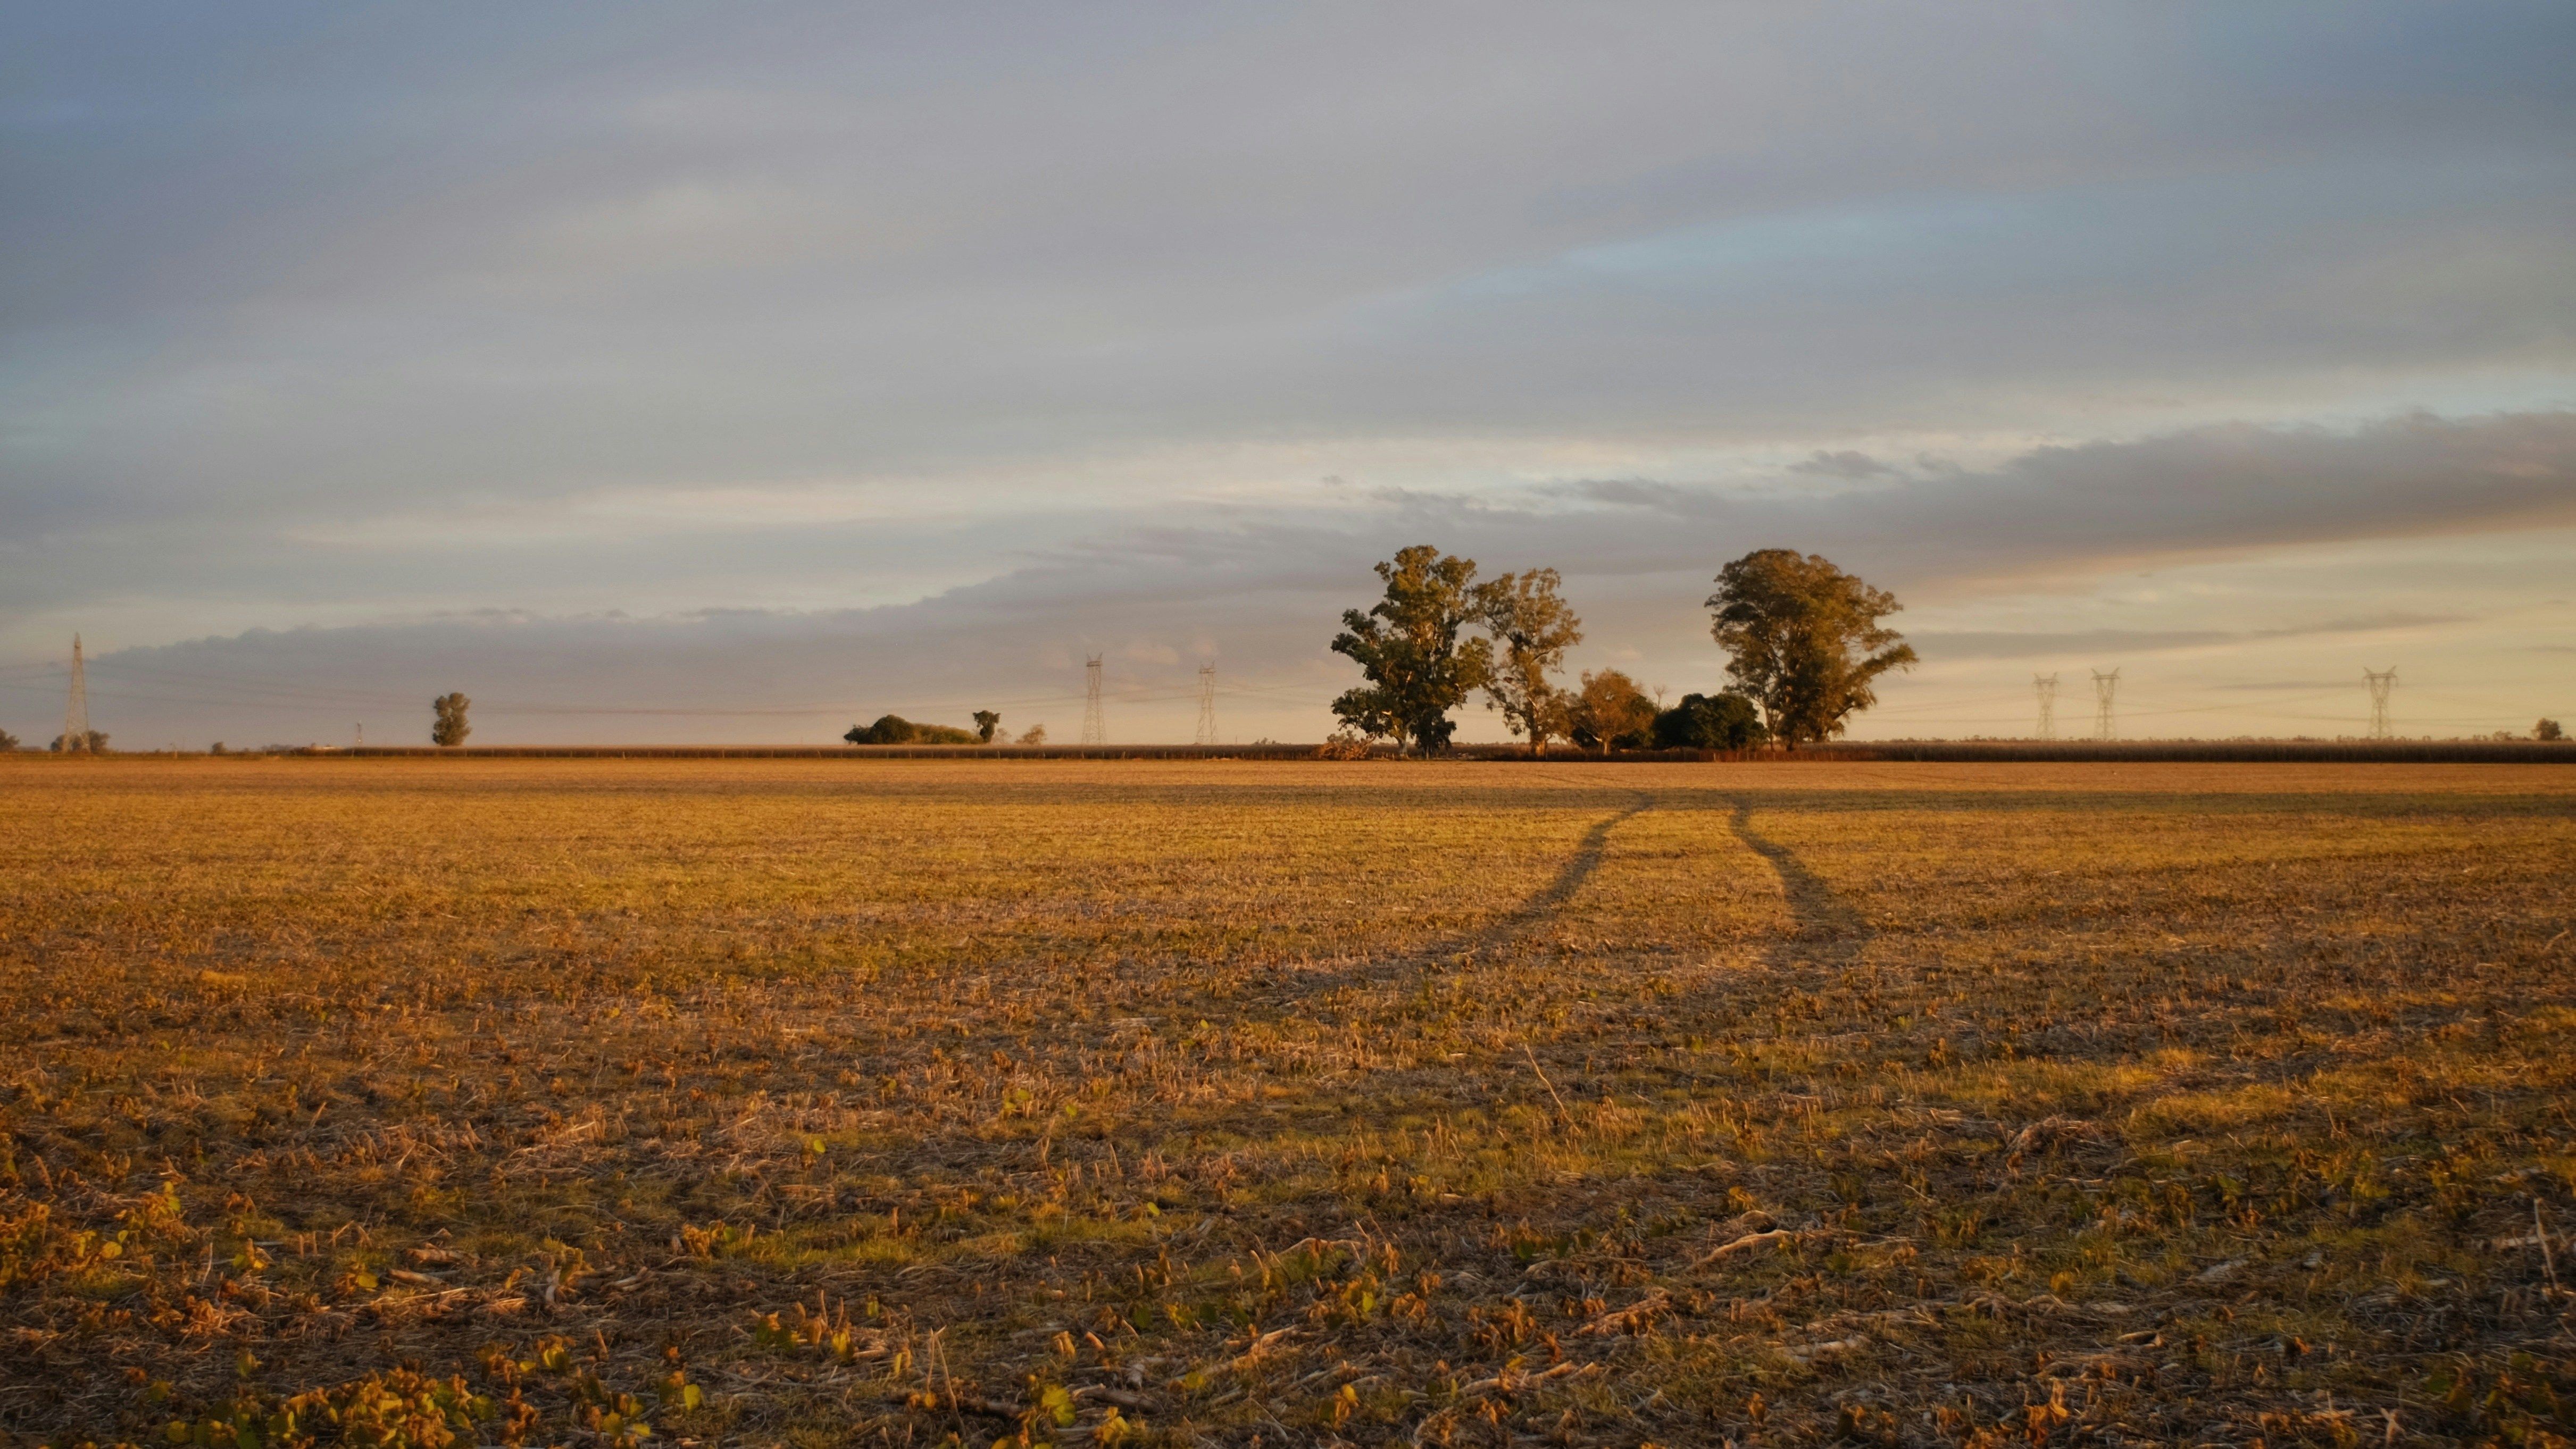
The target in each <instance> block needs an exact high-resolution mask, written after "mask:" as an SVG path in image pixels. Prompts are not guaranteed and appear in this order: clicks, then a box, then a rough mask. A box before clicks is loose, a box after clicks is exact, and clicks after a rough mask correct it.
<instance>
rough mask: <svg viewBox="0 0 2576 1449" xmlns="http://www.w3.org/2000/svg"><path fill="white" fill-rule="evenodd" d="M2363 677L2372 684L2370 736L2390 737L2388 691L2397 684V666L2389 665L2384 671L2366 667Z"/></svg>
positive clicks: (2374, 737)
mask: <svg viewBox="0 0 2576 1449" xmlns="http://www.w3.org/2000/svg"><path fill="white" fill-rule="evenodd" d="M2361 677H2362V680H2363V681H2364V682H2365V683H2367V684H2368V685H2369V686H2370V737H2371V738H2372V739H2374V740H2384V739H2386V738H2388V692H2389V691H2390V690H2391V689H2394V688H2396V686H2397V666H2396V665H2394V664H2391V665H2389V666H2388V668H2387V670H2386V672H2384V673H2383V672H2382V671H2380V670H2376V669H2364V670H2362V671H2361Z"/></svg>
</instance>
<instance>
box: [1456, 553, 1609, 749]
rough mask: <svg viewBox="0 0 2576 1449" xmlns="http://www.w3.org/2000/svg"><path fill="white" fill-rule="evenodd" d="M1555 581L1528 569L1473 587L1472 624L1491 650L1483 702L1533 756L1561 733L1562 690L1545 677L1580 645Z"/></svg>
mask: <svg viewBox="0 0 2576 1449" xmlns="http://www.w3.org/2000/svg"><path fill="white" fill-rule="evenodd" d="M1558 582H1559V580H1558V578H1557V574H1556V570H1554V569H1530V570H1528V571H1527V572H1524V573H1517V574H1505V575H1503V576H1502V577H1501V578H1498V579H1495V580H1494V581H1493V582H1491V583H1486V584H1479V585H1477V586H1476V621H1477V622H1478V623H1480V624H1482V625H1484V626H1485V632H1486V633H1488V634H1490V635H1492V636H1493V641H1494V644H1495V645H1496V654H1495V657H1494V659H1493V663H1492V669H1491V670H1490V672H1489V673H1488V675H1487V677H1486V680H1485V700H1486V703H1487V704H1488V706H1489V707H1491V708H1494V709H1498V710H1501V711H1502V712H1503V722H1504V724H1506V725H1508V726H1509V727H1510V729H1511V732H1512V733H1513V734H1516V735H1526V736H1528V737H1529V742H1530V754H1531V755H1533V756H1536V755H1541V754H1545V753H1546V752H1547V740H1548V736H1550V735H1562V734H1564V733H1565V731H1566V727H1567V719H1566V697H1565V691H1564V690H1562V689H1559V688H1558V687H1556V685H1554V684H1552V683H1550V682H1549V681H1548V676H1549V675H1551V674H1555V673H1557V672H1558V671H1560V670H1562V669H1563V668H1564V667H1565V651H1566V650H1568V649H1570V648H1572V647H1573V646H1575V645H1577V644H1580V643H1582V642H1583V621H1582V620H1581V619H1578V618H1576V617H1575V616H1574V611H1573V610H1572V609H1570V608H1568V607H1566V603H1565V600H1564V599H1563V598H1561V597H1559V596H1558V594H1557V592H1556V589H1557V584H1558Z"/></svg>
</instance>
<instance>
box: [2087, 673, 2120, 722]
mask: <svg viewBox="0 0 2576 1449" xmlns="http://www.w3.org/2000/svg"><path fill="white" fill-rule="evenodd" d="M2119 692H2120V671H2119V670H2118V669H2116V668H2115V669H2113V670H2112V671H2111V672H2110V673H2108V674H2104V673H2103V672H2102V671H2101V670H2099V669H2096V670H2094V671H2093V738H2095V739H2097V740H2107V739H2110V738H2111V737H2112V736H2113V735H2115V734H2117V733H2118V732H2119V731H2118V726H2117V724H2116V723H2115V722H2114V721H2113V719H2112V717H2111V701H2112V698H2113V697H2114V696H2116V695H2118V694H2119Z"/></svg>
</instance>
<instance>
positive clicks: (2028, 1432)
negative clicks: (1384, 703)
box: [0, 758, 2576, 1446]
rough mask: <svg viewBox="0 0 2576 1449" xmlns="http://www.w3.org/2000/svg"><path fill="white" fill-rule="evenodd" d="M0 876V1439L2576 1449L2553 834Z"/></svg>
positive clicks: (392, 791)
mask: <svg viewBox="0 0 2576 1449" xmlns="http://www.w3.org/2000/svg"><path fill="white" fill-rule="evenodd" d="M0 862H5V870H4V871H0V1440H5V1439H6V1438H10V1437H13V1438H14V1440H15V1441H16V1442H27V1443H33V1442H40V1441H46V1442H60V1443H66V1444H68V1443H76V1442H80V1441H83V1440H89V1441H96V1442H100V1443H106V1442H110V1441H115V1440H126V1441H133V1442H150V1443H170V1442H188V1443H195V1444H207V1445H225V1444H230V1445H239V1446H254V1445H256V1446H271V1445H278V1444H294V1443H300V1442H317V1443H325V1444H328V1443H342V1442H350V1443H379V1444H393V1443H406V1444H420V1445H438V1444H444V1443H459V1444H491V1443H501V1442H526V1443H560V1442H579V1443H631V1442H636V1441H638V1440H641V1439H643V1438H645V1437H646V1436H647V1435H648V1434H649V1436H650V1437H651V1438H653V1439H656V1440H662V1441H676V1442H680V1443H693V1442H694V1443H700V1444H709V1445H712V1444H718V1443H722V1444H793V1445H805V1444H832V1443H869V1444H875V1443H895V1444H921V1445H930V1444H940V1443H946V1442H950V1441H952V1440H954V1441H958V1442H962V1443H967V1444H974V1445H978V1446H982V1445H990V1444H993V1443H995V1442H996V1441H1002V1442H1009V1443H1015V1444H1016V1443H1046V1442H1055V1443H1076V1442H1097V1443H1114V1442H1126V1443H1136V1444H1200V1443H1206V1444H1250V1443H1253V1442H1256V1441H1257V1442H1259V1443H1262V1444H1265V1445H1303V1444H1331V1443H1341V1442H1348V1443H1355V1444H1461V1445H1502V1444H1510V1443H1533V1444H1535V1443H1564V1444H1620V1445H1639V1444H1648V1443H1654V1444H1662V1445H1666V1446H1678V1445H1684V1444H1715V1443H1720V1442H1723V1441H1727V1440H1733V1441H1735V1442H1738V1443H1747V1444H1749V1443H1757V1442H1759V1443H1820V1442H1827V1441H1835V1440H1840V1441H1846V1442H1861V1443H1885V1444H1920V1443H1984V1444H2000V1443H2006V1442H2010V1443H2015V1444H2042V1443H2075V1442H2157V1443H2167V1442H2234V1443H2244V1444H2252V1443H2254V1442H2256V1441H2257V1440H2260V1441H2262V1442H2265V1443H2267V1444H2281V1443H2302V1442H2305V1443H2319V1444H2354V1443H2361V1442H2369V1443H2374V1444H2376V1443H2381V1442H2388V1441H2392V1440H2394V1441H2415V1442H2423V1441H2435V1442H2439V1441H2444V1440H2450V1441H2458V1442H2473V1443H2474V1442H2491V1441H2492V1442H2524V1443H2543V1442H2563V1440H2562V1439H2560V1438H2557V1437H2553V1436H2564V1435H2567V1434H2569V1433H2571V1428H2570V1422H2569V1421H2570V1419H2571V1418H2576V1340H2571V1338H2570V1336H2569V1333H2568V1322H2567V1319H2566V1317H2565V1315H2566V1314H2567V1313H2568V1312H2569V1310H2570V1308H2571V1306H2576V1300H2571V1298H2570V1297H2569V1296H2568V1293H2567V1288H2568V1287H2570V1286H2576V1254H2571V1247H2576V1245H2572V1244H2571V1243H2570V1240H2569V1238H2568V1237H2567V1236H2566V1235H2568V1234H2571V1233H2576V1196H2571V1189H2572V1188H2576V1118H2571V1117H2570V1115H2569V1111H2568V1103H2569V1086H2570V1082H2571V1078H2576V1062H2571V1057H2570V1052H2569V1043H2570V1040H2571V1036H2570V1031H2571V1027H2576V980H2571V970H2570V963H2571V960H2576V937H2571V935H2570V930H2571V926H2576V874H2571V872H2572V871H2576V770H2566V769H2559V768H2551V767H2546V766H2540V767H2522V766H2395V765H2375V766H2296V765H2280V766H2275V765H2183V764H2140V765H2111V764H2086V765H1929V764H1924V765H1905V764H1876V765H1873V764H1851V763H1844V764H1799V765H1780V764H1763V765H1636V766H1603V765H1582V764H1506V763H1480V764H1468V763H1461V764H1418V763H1393V762H1357V763H1344V764H1331V763H1322V762H1314V763H1275V764H1248V763H1223V762H1182V763H1141V762H1130V763H1071V762H1042V761H1028V762H1007V763H1003V762H988V763H978V762H966V763H950V762H940V761H874V762H859V761H847V762H843V761H679V762H619V761H606V760H583V761H501V760H472V761H437V760H430V761H408V760H327V759H295V760H220V759H217V760H197V761H149V760H118V759H113V758H111V759H105V760H96V761H83V760H71V761H63V760H41V761H9V762H0Z"/></svg>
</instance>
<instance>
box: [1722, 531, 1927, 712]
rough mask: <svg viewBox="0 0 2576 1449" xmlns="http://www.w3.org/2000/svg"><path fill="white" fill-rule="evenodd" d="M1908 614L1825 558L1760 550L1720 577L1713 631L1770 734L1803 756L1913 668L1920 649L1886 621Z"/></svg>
mask: <svg viewBox="0 0 2576 1449" xmlns="http://www.w3.org/2000/svg"><path fill="white" fill-rule="evenodd" d="M1902 607H1903V605H1900V604H1898V603H1897V602H1896V596H1895V595H1893V594H1890V593H1888V592H1887V591H1886V590H1884V589H1874V588H1871V587H1870V586H1869V585H1868V584H1865V583H1863V582H1861V580H1860V579H1858V578H1857V577H1855V576H1853V575H1851V574H1847V573H1844V572H1843V571H1842V570H1841V569H1838V568H1836V567H1834V565H1833V563H1832V562H1831V561H1830V560H1828V559H1826V558H1825V557H1824V556H1822V555H1821V554H1812V553H1809V554H1802V553H1799V552H1798V551H1797V550H1795V549H1788V548H1763V549H1755V550H1754V551H1753V552H1751V553H1748V554H1746V555H1745V556H1744V557H1742V558H1740V559H1737V560H1736V561H1735V562H1733V563H1731V564H1728V565H1727V566H1726V567H1725V568H1724V569H1722V570H1720V571H1719V573H1718V576H1717V592H1716V593H1714V594H1711V595H1709V598H1708V608H1709V612H1710V615H1711V622H1710V626H1709V632H1710V633H1712V634H1713V635H1715V636H1716V638H1717V642H1718V644H1719V646H1720V647H1722V648H1724V649H1725V650H1726V652H1727V655H1728V660H1727V665H1726V672H1727V674H1728V675H1729V676H1730V677H1732V678H1733V679H1734V680H1735V682H1736V685H1737V686H1738V687H1739V688H1740V689H1741V690H1742V691H1743V692H1744V693H1745V694H1746V695H1749V696H1751V697H1752V699H1753V700H1754V702H1755V703H1757V704H1759V705H1761V706H1762V715H1763V723H1764V724H1765V725H1767V726H1768V727H1769V729H1770V733H1771V737H1772V738H1774V739H1776V740H1778V741H1780V742H1781V743H1782V744H1784V745H1787V746H1788V747H1789V748H1791V749H1796V748H1797V747H1798V744H1799V742H1800V741H1803V740H1824V739H1830V738H1832V737H1833V736H1835V735H1839V734H1841V733H1842V732H1843V726H1844V723H1845V721H1846V720H1847V719H1848V718H1849V717H1850V716H1851V715H1852V714H1854V713H1855V712H1857V711H1860V710H1864V709H1867V708H1869V707H1870V706H1871V705H1873V704H1876V703H1878V694H1877V691H1876V690H1875V689H1874V688H1872V684H1873V682H1874V681H1875V680H1876V679H1877V678H1878V677H1879V676H1880V675H1882V674H1885V673H1886V672H1887V671H1889V670H1891V669H1908V668H1911V667H1913V664H1914V662H1915V656H1914V646H1913V645H1911V644H1908V643H1906V642H1905V640H1904V637H1903V636H1902V635H1900V634H1898V633H1897V632H1896V631H1895V630H1893V629H1890V628H1888V627H1886V626H1885V625H1883V624H1881V623H1880V622H1879V621H1880V620H1881V619H1884V618H1886V617H1887V616H1888V615H1890V614H1893V613H1895V612H1897V610H1898V609H1900V608H1902Z"/></svg>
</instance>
